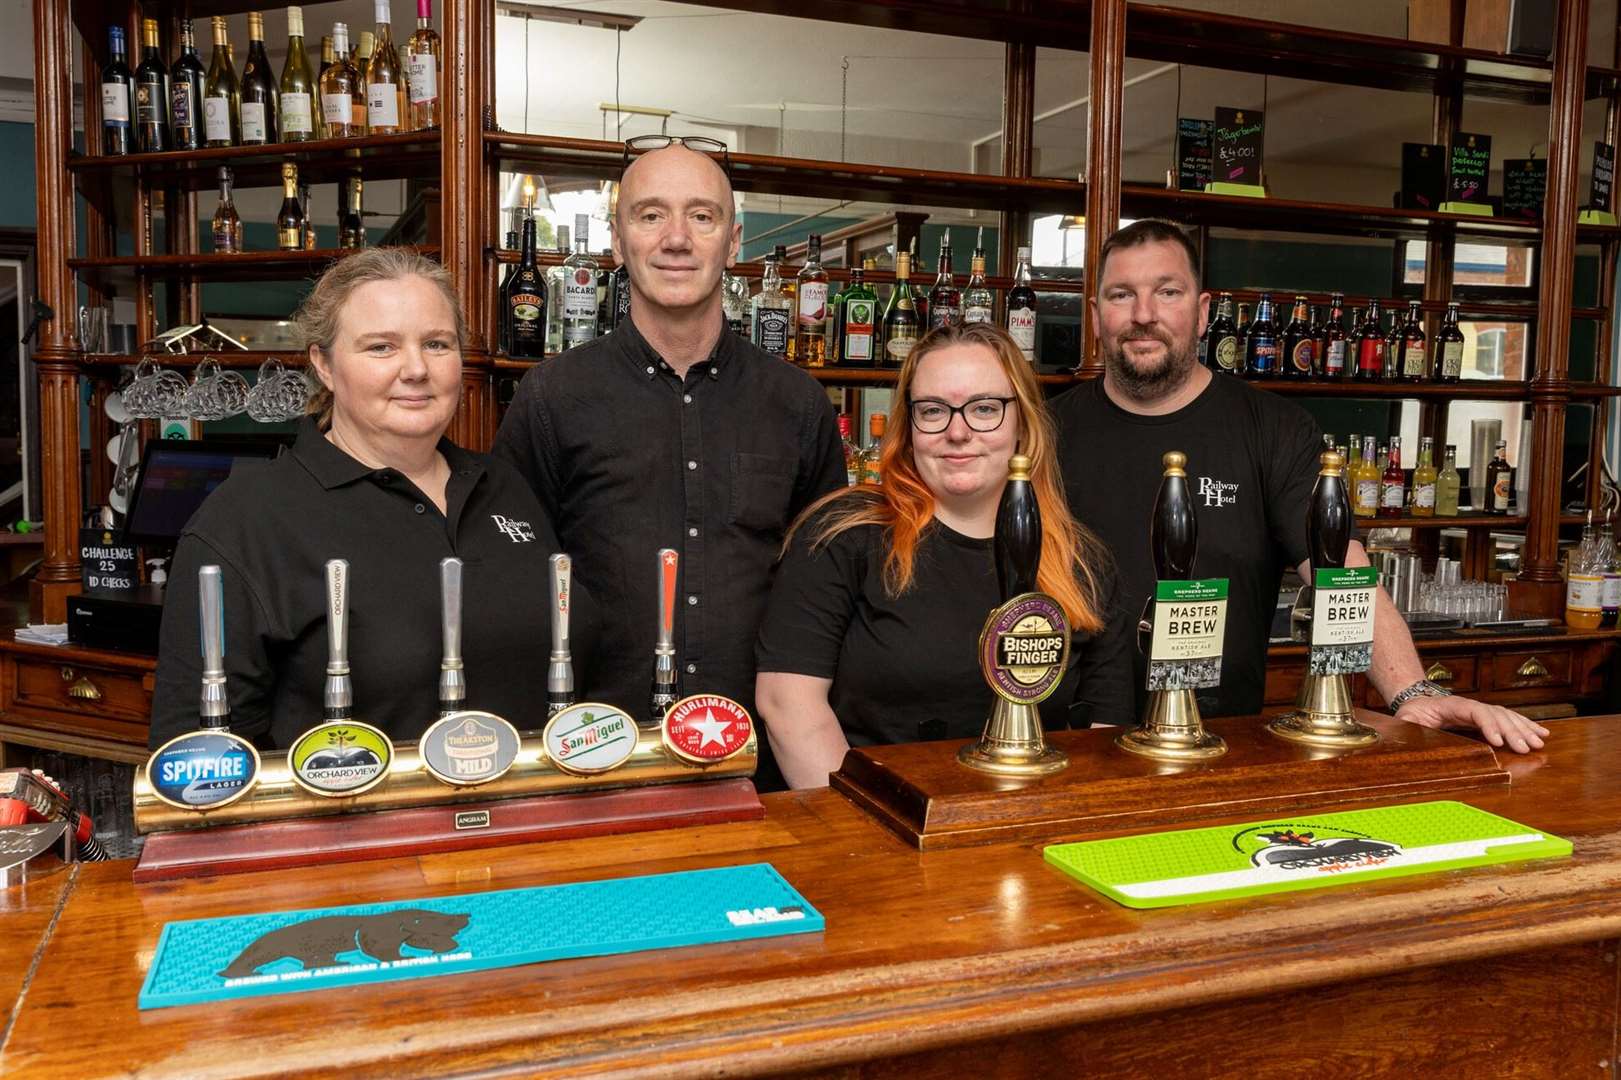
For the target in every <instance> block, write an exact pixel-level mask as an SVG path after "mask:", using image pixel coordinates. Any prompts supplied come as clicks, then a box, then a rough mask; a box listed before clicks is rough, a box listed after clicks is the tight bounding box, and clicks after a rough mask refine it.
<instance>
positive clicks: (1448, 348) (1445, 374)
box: [1435, 304, 1463, 383]
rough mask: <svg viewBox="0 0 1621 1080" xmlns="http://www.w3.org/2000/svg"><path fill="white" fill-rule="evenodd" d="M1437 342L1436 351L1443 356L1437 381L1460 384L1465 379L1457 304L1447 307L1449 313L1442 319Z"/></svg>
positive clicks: (1461, 333)
mask: <svg viewBox="0 0 1621 1080" xmlns="http://www.w3.org/2000/svg"><path fill="white" fill-rule="evenodd" d="M1435 340H1436V351H1437V352H1439V353H1440V354H1441V366H1440V369H1439V370H1438V371H1436V373H1435V377H1436V379H1438V380H1439V381H1441V382H1445V383H1455V382H1458V381H1459V380H1461V379H1462V378H1463V331H1462V330H1460V329H1458V305H1457V304H1448V305H1447V313H1446V315H1445V316H1443V317H1442V319H1441V329H1440V330H1438V331H1436V334H1435Z"/></svg>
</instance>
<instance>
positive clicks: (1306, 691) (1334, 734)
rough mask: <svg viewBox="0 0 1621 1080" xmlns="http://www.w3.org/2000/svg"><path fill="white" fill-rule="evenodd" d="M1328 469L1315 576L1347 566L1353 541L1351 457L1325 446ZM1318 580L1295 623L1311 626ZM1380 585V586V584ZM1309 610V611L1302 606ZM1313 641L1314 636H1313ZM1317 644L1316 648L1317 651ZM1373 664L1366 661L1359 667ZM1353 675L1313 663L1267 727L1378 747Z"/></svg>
mask: <svg viewBox="0 0 1621 1080" xmlns="http://www.w3.org/2000/svg"><path fill="white" fill-rule="evenodd" d="M1318 460H1319V461H1320V462H1321V465H1322V469H1321V471H1320V472H1319V473H1318V474H1317V483H1316V484H1315V485H1313V487H1312V491H1311V503H1310V505H1309V506H1308V507H1307V510H1306V532H1307V537H1308V540H1309V542H1310V547H1311V569H1312V573H1313V576H1315V575H1316V572H1317V571H1318V570H1324V569H1341V568H1343V567H1344V566H1345V552H1346V549H1348V548H1349V547H1350V545H1351V530H1352V527H1353V523H1352V518H1351V500H1350V496H1349V495H1348V494H1347V493H1346V489H1345V459H1344V458H1343V457H1341V456H1340V455H1339V453H1338V452H1337V451H1334V450H1325V451H1324V452H1323V454H1322V456H1321V457H1320V458H1319V459H1318ZM1314 585H1315V583H1314V582H1307V583H1306V587H1305V588H1302V589H1301V590H1300V592H1301V596H1300V598H1299V599H1297V600H1296V602H1295V614H1294V618H1292V619H1291V620H1290V621H1291V623H1292V624H1295V625H1299V624H1300V623H1302V622H1304V623H1306V624H1308V625H1310V624H1311V623H1312V622H1314V620H1313V618H1312V617H1311V610H1312V608H1311V601H1312V600H1314V599H1315V588H1314ZM1376 587H1377V586H1376ZM1302 609H1304V610H1302ZM1308 640H1309V638H1308ZM1316 648H1317V647H1316V646H1313V647H1312V651H1313V652H1315V651H1316ZM1366 667H1367V665H1366V664H1365V663H1364V664H1361V665H1360V668H1359V669H1365V668H1366ZM1352 710H1353V706H1352V701H1351V685H1350V678H1349V674H1348V673H1347V672H1345V671H1338V672H1334V673H1332V674H1320V675H1314V674H1312V673H1311V671H1310V669H1309V667H1308V670H1307V673H1306V677H1305V679H1304V680H1303V681H1302V682H1301V684H1300V693H1299V695H1298V696H1297V697H1296V698H1295V708H1294V711H1292V712H1288V713H1285V714H1283V715H1282V716H1279V717H1277V718H1276V719H1274V720H1273V721H1272V722H1271V723H1270V724H1268V725H1267V730H1268V731H1270V732H1272V734H1274V735H1276V736H1278V737H1279V738H1280V739H1288V740H1289V741H1290V742H1297V743H1305V744H1306V745H1308V746H1322V747H1328V748H1332V749H1337V750H1349V749H1355V748H1356V747H1359V746H1372V745H1373V744H1374V743H1376V742H1378V741H1379V733H1378V732H1377V731H1375V730H1373V728H1370V727H1368V726H1367V725H1366V724H1363V723H1360V722H1358V721H1357V719H1356V715H1355V713H1354V712H1353V711H1352Z"/></svg>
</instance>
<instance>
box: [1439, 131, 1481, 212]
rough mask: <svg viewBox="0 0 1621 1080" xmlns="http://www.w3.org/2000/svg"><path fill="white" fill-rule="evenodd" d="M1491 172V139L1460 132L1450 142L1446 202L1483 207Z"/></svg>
mask: <svg viewBox="0 0 1621 1080" xmlns="http://www.w3.org/2000/svg"><path fill="white" fill-rule="evenodd" d="M1491 172H1492V137H1491V136H1490V135H1471V134H1469V133H1468V132H1464V131H1460V132H1458V134H1457V135H1455V136H1453V140H1452V168H1451V169H1450V170H1449V172H1448V175H1449V176H1450V177H1451V184H1450V187H1449V189H1448V192H1449V193H1448V195H1447V198H1449V199H1450V200H1451V201H1453V202H1472V203H1483V202H1485V201H1486V186H1487V181H1488V180H1489V179H1490V177H1491Z"/></svg>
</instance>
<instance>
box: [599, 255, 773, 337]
mask: <svg viewBox="0 0 1621 1080" xmlns="http://www.w3.org/2000/svg"><path fill="white" fill-rule="evenodd" d="M748 285H749V283H748V282H747V281H745V282H743V288H744V291H745V292H746V291H747V290H748ZM608 292H609V295H610V298H611V299H612V302H613V313H612V314H611V315H610V316H609V318H608V329H609V330H615V329H617V328H618V327H619V324H620V323H622V322H624V321H625V320H626V319H628V318H630V270H629V269H628V268H627V267H626V266H625V264H624V263H620V264H619V265H618V266H616V267H614V279H613V287H612V288H610V289H609V290H608ZM747 311H748V309H747V308H746V307H745V309H744V312H745V313H744V316H743V318H744V321H745V327H744V330H743V331H742V333H743V336H744V337H748V336H749V334H748V329H747V325H746V324H747V320H748V318H749V316H748V314H747Z"/></svg>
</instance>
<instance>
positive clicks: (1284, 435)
mask: <svg viewBox="0 0 1621 1080" xmlns="http://www.w3.org/2000/svg"><path fill="white" fill-rule="evenodd" d="M1052 412H1053V417H1054V419H1055V420H1056V421H1057V425H1058V432H1059V444H1060V445H1059V454H1060V456H1059V461H1060V463H1061V465H1062V468H1063V472H1064V479H1065V487H1066V489H1067V491H1068V493H1069V499H1070V506H1071V508H1072V509H1073V511H1074V513H1075V517H1076V518H1077V519H1078V520H1079V521H1080V522H1081V523H1082V524H1084V525H1086V526H1088V527H1090V528H1091V529H1092V530H1093V531H1094V532H1096V533H1097V534H1098V535H1099V536H1101V537H1102V538H1103V541H1104V543H1106V544H1108V545H1109V547H1110V548H1111V549H1112V550H1113V551H1114V556H1115V559H1116V561H1117V562H1118V564H1119V567H1120V594H1121V598H1122V602H1123V603H1125V604H1126V605H1127V607H1128V609H1129V610H1131V611H1132V612H1133V616H1132V617H1133V618H1134V619H1135V618H1136V617H1137V616H1138V615H1140V613H1141V612H1142V609H1143V604H1144V602H1145V601H1146V600H1147V599H1148V597H1149V596H1150V595H1151V594H1152V592H1153V589H1154V580H1155V573H1154V559H1153V554H1152V552H1151V551H1150V550H1149V544H1148V529H1149V522H1150V519H1151V517H1152V514H1153V509H1154V497H1155V495H1156V494H1157V493H1158V491H1159V484H1160V478H1161V476H1162V475H1163V473H1164V471H1165V470H1164V466H1163V464H1162V463H1161V460H1160V459H1161V456H1162V455H1164V454H1165V453H1166V452H1167V451H1170V450H1180V451H1182V452H1183V453H1185V454H1187V456H1188V466H1187V471H1188V481H1189V484H1190V485H1191V486H1192V489H1193V496H1194V508H1195V511H1196V512H1197V514H1198V519H1199V554H1198V558H1197V559H1196V560H1195V562H1194V567H1193V569H1194V574H1195V576H1196V577H1200V578H1215V577H1225V578H1228V579H1229V581H1230V584H1229V586H1228V602H1227V640H1226V646H1225V649H1224V654H1223V657H1222V665H1221V686H1220V687H1218V688H1216V689H1213V690H1201V691H1199V694H1198V698H1199V709H1200V711H1201V712H1202V713H1203V714H1204V715H1205V716H1241V715H1248V714H1252V713H1256V712H1259V711H1260V708H1261V701H1262V697H1263V692H1264V690H1265V687H1266V646H1267V637H1268V632H1269V629H1270V627H1271V625H1272V616H1273V612H1274V611H1275V610H1276V609H1277V597H1278V584H1279V582H1280V581H1281V580H1282V577H1283V571H1284V569H1285V568H1287V567H1294V566H1298V565H1299V564H1300V563H1302V562H1304V561H1305V559H1306V557H1307V555H1308V548H1307V545H1306V508H1307V504H1308V502H1309V500H1310V496H1311V488H1312V484H1313V483H1314V481H1315V478H1316V475H1317V471H1318V460H1317V459H1318V455H1319V454H1320V453H1321V452H1322V449H1323V439H1322V434H1321V433H1320V432H1319V430H1318V427H1317V423H1316V421H1315V420H1313V419H1312V417H1311V414H1310V413H1308V412H1306V410H1305V409H1302V408H1301V407H1300V406H1299V405H1296V404H1294V403H1293V402H1291V401H1287V400H1285V399H1283V398H1281V397H1278V396H1277V395H1276V394H1269V393H1266V392H1264V391H1261V390H1257V389H1255V388H1254V387H1252V386H1249V385H1247V384H1245V383H1244V382H1242V381H1241V380H1238V379H1235V378H1232V377H1230V376H1225V375H1216V376H1215V377H1214V378H1212V379H1211V381H1210V385H1209V386H1208V387H1206V388H1205V390H1204V392H1203V393H1201V394H1200V395H1199V396H1198V397H1197V398H1195V399H1194V400H1193V401H1192V402H1190V403H1189V404H1188V405H1187V406H1186V407H1184V408H1182V409H1180V410H1178V411H1176V412H1174V413H1170V414H1168V415H1165V416H1140V415H1138V414H1136V413H1131V412H1127V411H1126V410H1125V409H1122V408H1120V407H1119V406H1118V405H1116V404H1115V403H1114V402H1112V401H1110V400H1109V398H1108V395H1107V394H1105V393H1104V389H1103V380H1102V379H1094V380H1092V381H1091V382H1088V383H1086V384H1085V385H1082V386H1077V387H1076V388H1075V389H1073V390H1070V391H1068V392H1067V393H1065V394H1063V395H1061V396H1060V397H1058V398H1056V399H1054V400H1053V402H1052ZM1131 652H1132V654H1133V655H1134V657H1135V664H1134V668H1135V674H1134V675H1133V681H1132V685H1133V686H1134V688H1135V689H1136V692H1137V695H1138V697H1139V699H1141V698H1142V697H1144V696H1146V691H1144V690H1143V683H1144V680H1145V678H1146V671H1147V659H1146V658H1145V657H1144V656H1142V654H1141V653H1140V652H1139V651H1138V650H1137V649H1136V648H1133V649H1132V650H1131Z"/></svg>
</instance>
